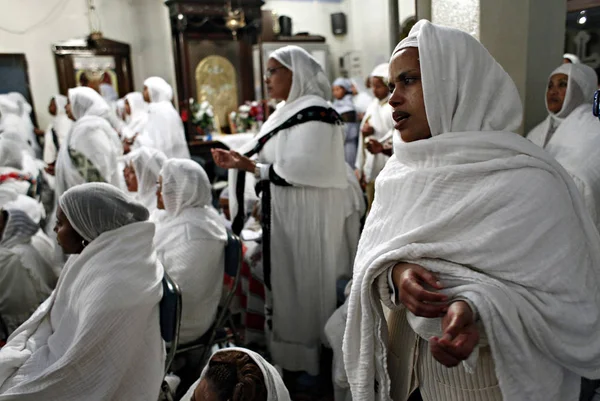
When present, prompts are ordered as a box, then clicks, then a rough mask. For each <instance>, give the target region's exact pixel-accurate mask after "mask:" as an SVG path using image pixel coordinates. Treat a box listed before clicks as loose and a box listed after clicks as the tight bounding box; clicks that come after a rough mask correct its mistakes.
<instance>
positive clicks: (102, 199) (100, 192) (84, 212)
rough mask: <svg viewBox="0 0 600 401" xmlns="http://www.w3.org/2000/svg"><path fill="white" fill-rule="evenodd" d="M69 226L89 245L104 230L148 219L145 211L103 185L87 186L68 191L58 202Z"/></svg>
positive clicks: (113, 189) (78, 186)
mask: <svg viewBox="0 0 600 401" xmlns="http://www.w3.org/2000/svg"><path fill="white" fill-rule="evenodd" d="M58 204H59V206H60V208H61V209H62V211H63V213H64V214H65V215H66V216H67V219H69V222H70V223H71V226H73V228H74V229H75V231H77V233H79V235H81V236H82V237H83V239H85V240H86V241H88V242H92V241H93V240H94V239H96V238H97V237H98V236H99V235H100V234H102V233H104V232H106V231H112V230H116V229H117V228H120V227H123V226H126V225H128V224H131V223H137V222H141V221H146V220H148V216H149V213H148V209H146V208H145V207H144V206H142V205H141V204H140V203H138V202H135V201H132V200H131V199H130V198H129V197H127V195H126V194H125V193H124V192H123V191H121V190H120V189H118V188H115V187H114V186H112V185H110V184H106V183H87V184H81V185H77V186H75V187H73V188H71V189H69V190H67V191H66V192H65V193H64V194H63V195H62V196H61V197H60V199H59V200H58Z"/></svg>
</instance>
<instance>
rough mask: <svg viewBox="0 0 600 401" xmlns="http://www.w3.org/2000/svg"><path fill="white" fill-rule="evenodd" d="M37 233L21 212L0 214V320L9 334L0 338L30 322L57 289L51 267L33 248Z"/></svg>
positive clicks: (35, 226) (8, 211)
mask: <svg viewBox="0 0 600 401" xmlns="http://www.w3.org/2000/svg"><path fill="white" fill-rule="evenodd" d="M39 229H40V226H39V225H38V224H36V223H34V222H33V220H31V218H29V216H28V215H27V214H26V213H25V212H24V211H21V210H18V209H9V208H7V209H3V210H1V211H0V319H1V320H2V321H3V322H4V324H5V326H6V327H5V329H7V330H8V332H7V333H0V334H5V335H10V334H11V333H12V332H13V331H14V330H16V328H17V327H19V326H20V325H21V324H22V323H24V322H25V321H26V320H27V319H29V317H30V316H31V314H32V313H33V312H34V311H35V310H36V309H37V307H38V306H39V305H40V304H41V303H42V302H43V301H44V300H45V299H46V298H47V297H48V296H49V295H50V293H51V292H52V289H53V288H54V286H55V285H56V276H55V275H54V273H53V271H52V266H51V265H50V264H48V263H47V261H46V260H45V259H44V258H43V257H42V255H40V254H39V252H38V251H37V250H36V249H35V247H34V246H33V244H32V238H33V237H34V236H35V234H36V233H37V232H38V231H39ZM0 331H1V330H0ZM4 338H6V337H4Z"/></svg>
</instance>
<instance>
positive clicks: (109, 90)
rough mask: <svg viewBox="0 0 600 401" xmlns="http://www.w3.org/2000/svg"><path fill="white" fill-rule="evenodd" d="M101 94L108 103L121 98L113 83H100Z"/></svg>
mask: <svg viewBox="0 0 600 401" xmlns="http://www.w3.org/2000/svg"><path fill="white" fill-rule="evenodd" d="M100 95H101V96H102V97H103V98H104V100H106V101H107V102H108V103H112V102H116V101H117V100H119V94H118V93H117V91H116V90H115V88H114V87H113V86H112V85H111V84H107V83H102V84H100Z"/></svg>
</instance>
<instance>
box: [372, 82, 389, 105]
mask: <svg viewBox="0 0 600 401" xmlns="http://www.w3.org/2000/svg"><path fill="white" fill-rule="evenodd" d="M371 89H372V90H373V94H374V95H375V97H376V98H377V99H379V100H384V99H387V97H388V96H389V94H390V88H388V86H387V85H386V84H385V82H383V79H381V78H379V77H372V78H371Z"/></svg>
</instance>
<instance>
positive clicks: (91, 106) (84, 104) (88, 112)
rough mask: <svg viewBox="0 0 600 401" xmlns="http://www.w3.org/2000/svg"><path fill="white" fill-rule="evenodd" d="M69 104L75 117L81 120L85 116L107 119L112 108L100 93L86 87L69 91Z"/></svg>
mask: <svg viewBox="0 0 600 401" xmlns="http://www.w3.org/2000/svg"><path fill="white" fill-rule="evenodd" d="M69 102H70V103H71V111H72V112H73V117H75V119H76V120H79V119H80V118H82V117H83V116H98V117H103V118H105V117H106V116H107V114H108V113H109V112H110V107H109V106H108V104H107V103H106V101H105V100H104V98H102V96H100V94H99V93H98V92H96V91H95V90H93V89H92V88H88V87H86V86H80V87H77V88H71V89H69Z"/></svg>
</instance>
